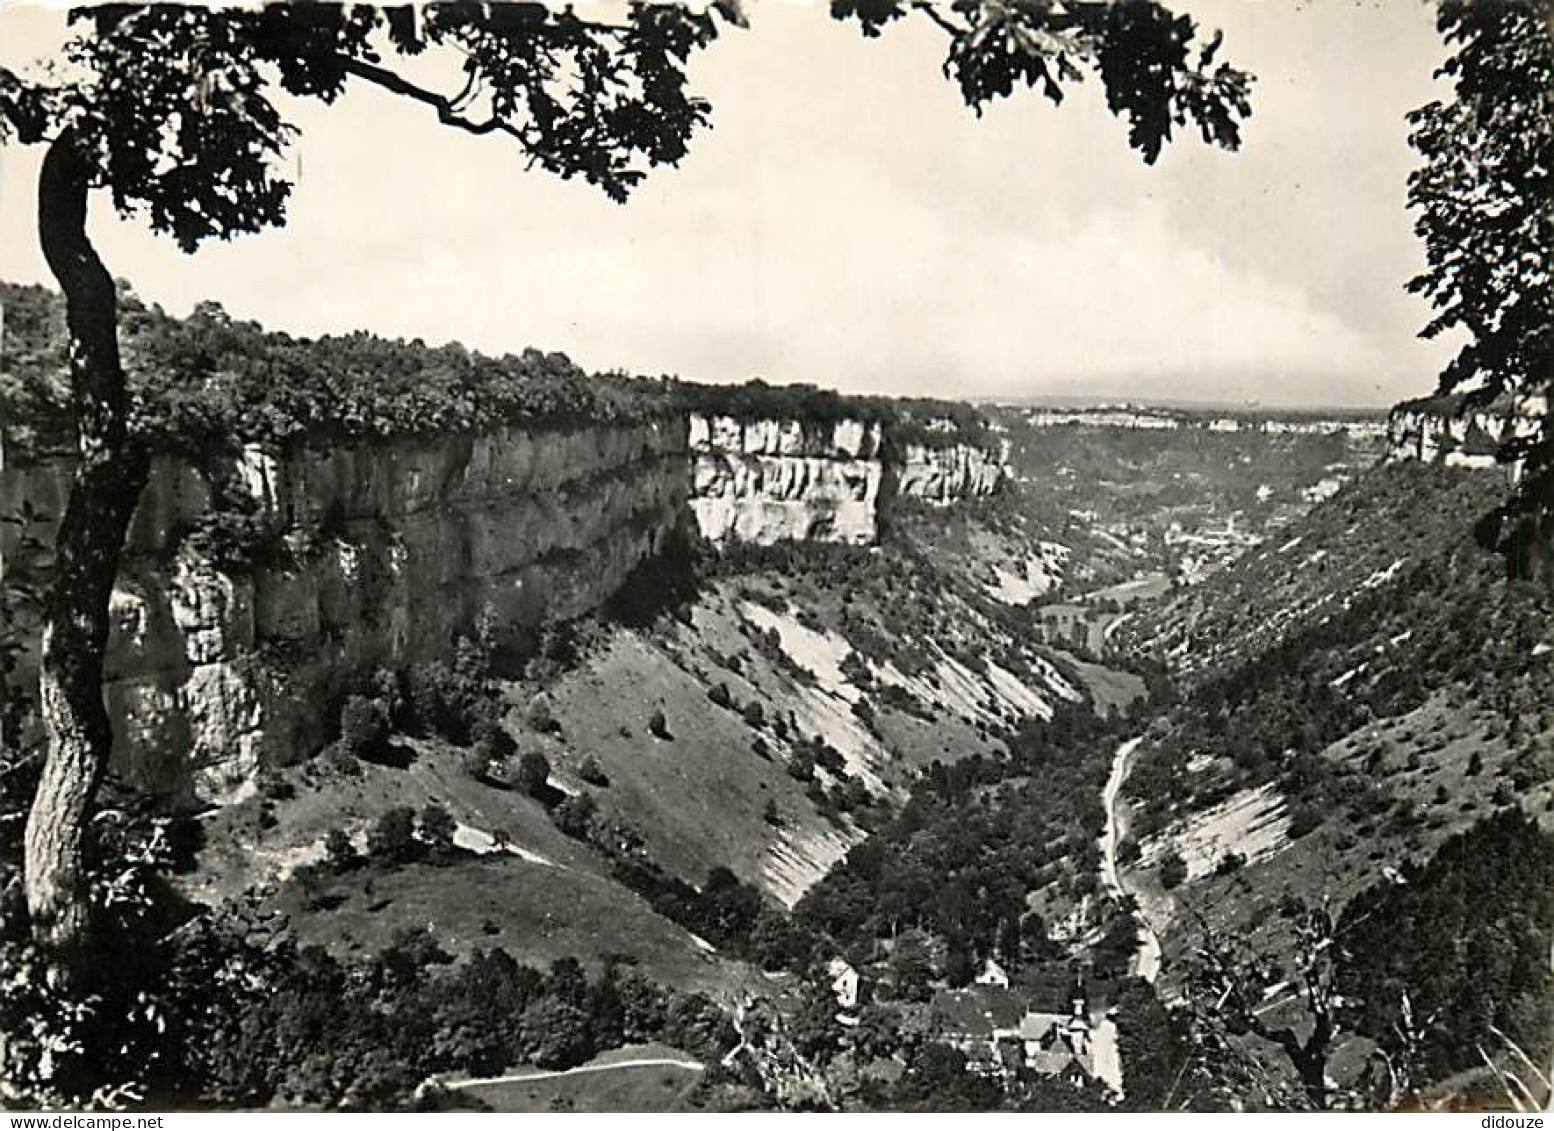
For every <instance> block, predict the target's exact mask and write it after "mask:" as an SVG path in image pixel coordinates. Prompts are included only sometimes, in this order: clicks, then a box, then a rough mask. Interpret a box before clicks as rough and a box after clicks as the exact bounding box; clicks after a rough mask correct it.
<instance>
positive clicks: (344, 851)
mask: <svg viewBox="0 0 1554 1131" xmlns="http://www.w3.org/2000/svg"><path fill="white" fill-rule="evenodd" d="M324 862H325V864H327V865H328V867H329V870H330V871H331V872H337V873H338V872H349V871H350V870H351V869H352V868H354V867H356V865H357V864H359V863H361V857H360V856H359V855H358V854H357V852H356V846H355V845H354V844H352V843H351V838H350V836H349V835H348V834H347V833H346V831H345V830H344V829H330V830H329V832H328V834H326V835H325V837H324Z"/></svg>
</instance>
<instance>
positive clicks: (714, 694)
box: [707, 683, 734, 708]
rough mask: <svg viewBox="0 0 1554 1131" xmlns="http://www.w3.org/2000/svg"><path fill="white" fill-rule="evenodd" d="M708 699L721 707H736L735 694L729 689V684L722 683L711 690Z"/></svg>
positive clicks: (708, 692)
mask: <svg viewBox="0 0 1554 1131" xmlns="http://www.w3.org/2000/svg"><path fill="white" fill-rule="evenodd" d="M707 698H708V699H710V700H712V702H713V703H714V704H716V705H717V706H719V707H724V708H732V707H733V706H734V693H733V692H731V691H730V690H729V689H728V684H726V683H720V684H718V685H717V686H716V687H712V688H709V689H708V691H707Z"/></svg>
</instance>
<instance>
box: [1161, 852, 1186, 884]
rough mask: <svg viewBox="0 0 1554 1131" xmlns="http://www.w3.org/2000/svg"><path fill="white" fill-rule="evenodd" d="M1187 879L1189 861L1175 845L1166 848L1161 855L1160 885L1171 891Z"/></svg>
mask: <svg viewBox="0 0 1554 1131" xmlns="http://www.w3.org/2000/svg"><path fill="white" fill-rule="evenodd" d="M1186 879H1187V861H1186V860H1183V859H1182V854H1181V853H1180V852H1178V851H1177V850H1176V849H1175V848H1174V847H1172V848H1168V849H1166V851H1165V854H1164V855H1162V856H1161V857H1160V886H1161V887H1163V888H1165V889H1166V891H1170V890H1171V889H1172V888H1175V887H1179V886H1180V885H1181V884H1182V883H1183V882H1184V881H1185V880H1186Z"/></svg>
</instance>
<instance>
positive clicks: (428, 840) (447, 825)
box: [420, 801, 458, 855]
mask: <svg viewBox="0 0 1554 1131" xmlns="http://www.w3.org/2000/svg"><path fill="white" fill-rule="evenodd" d="M457 828H458V822H456V821H455V820H454V819H453V814H452V813H450V812H448V810H447V809H446V808H445V807H444V806H442V805H439V804H437V803H436V802H435V801H433V802H431V803H429V804H428V805H427V806H426V808H424V809H422V810H421V832H420V836H421V842H422V843H423V844H425V845H426V847H427V848H428V849H430V850H431V851H432V852H433V853H434V854H436V855H447V854H448V853H449V852H451V851H453V833H454V830H455V829H457Z"/></svg>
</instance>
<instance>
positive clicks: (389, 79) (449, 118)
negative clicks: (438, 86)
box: [337, 55, 529, 144]
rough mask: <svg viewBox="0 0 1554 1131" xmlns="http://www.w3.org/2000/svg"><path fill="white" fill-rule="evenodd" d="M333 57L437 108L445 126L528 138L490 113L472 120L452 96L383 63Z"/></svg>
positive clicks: (362, 76)
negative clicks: (418, 81) (462, 112)
mask: <svg viewBox="0 0 1554 1131" xmlns="http://www.w3.org/2000/svg"><path fill="white" fill-rule="evenodd" d="M337 58H338V60H339V63H340V67H341V69H342V70H344V71H345V73H346V74H350V75H355V76H356V77H357V78H359V79H363V80H365V81H366V82H370V83H372V84H373V85H374V86H377V87H381V88H382V89H384V90H386V91H388V92H389V93H390V94H397V95H399V96H400V97H402V98H409V99H411V100H413V101H415V102H419V103H421V104H422V105H423V106H430V107H431V108H432V109H433V110H435V111H437V120H438V121H439V122H441V123H442V124H443V125H445V126H452V127H453V128H455V129H459V130H463V131H464V132H466V133H472V134H476V135H483V134H491V133H504V134H507V135H508V136H509V137H513V138H516V139H517V140H519V141H521V142H524V143H525V144H527V143H528V140H529V139H528V138H526V137H525V136H524V134H523V131H522V130H520V129H518V128H517V127H516V126H514V125H513V124H512V123H511V122H508V121H506V120H505V119H503V118H500V117H497V116H495V115H492V116H491V117H489V118H487V119H486V120H485V121H480V122H477V121H472V120H471V119H469V118H466V117H464V116H463V115H462V114H460V113H458V111H456V110H455V109H454V102H455V100H453V99H450V98H448V97H446V96H444V95H441V94H438V93H436V92H435V91H431V90H427V89H426V88H425V87H422V86H417V85H416V84H415V83H413V82H411V81H410V80H409V79H407V78H404V77H403V76H402V75H398V74H395V73H394V72H393V71H391V70H388V69H387V68H386V67H379V66H377V65H376V64H373V63H368V62H365V61H364V60H361V59H353V58H352V57H350V56H349V55H340V56H337ZM463 97H464V95H463V94H461V95H460V98H463Z"/></svg>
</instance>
